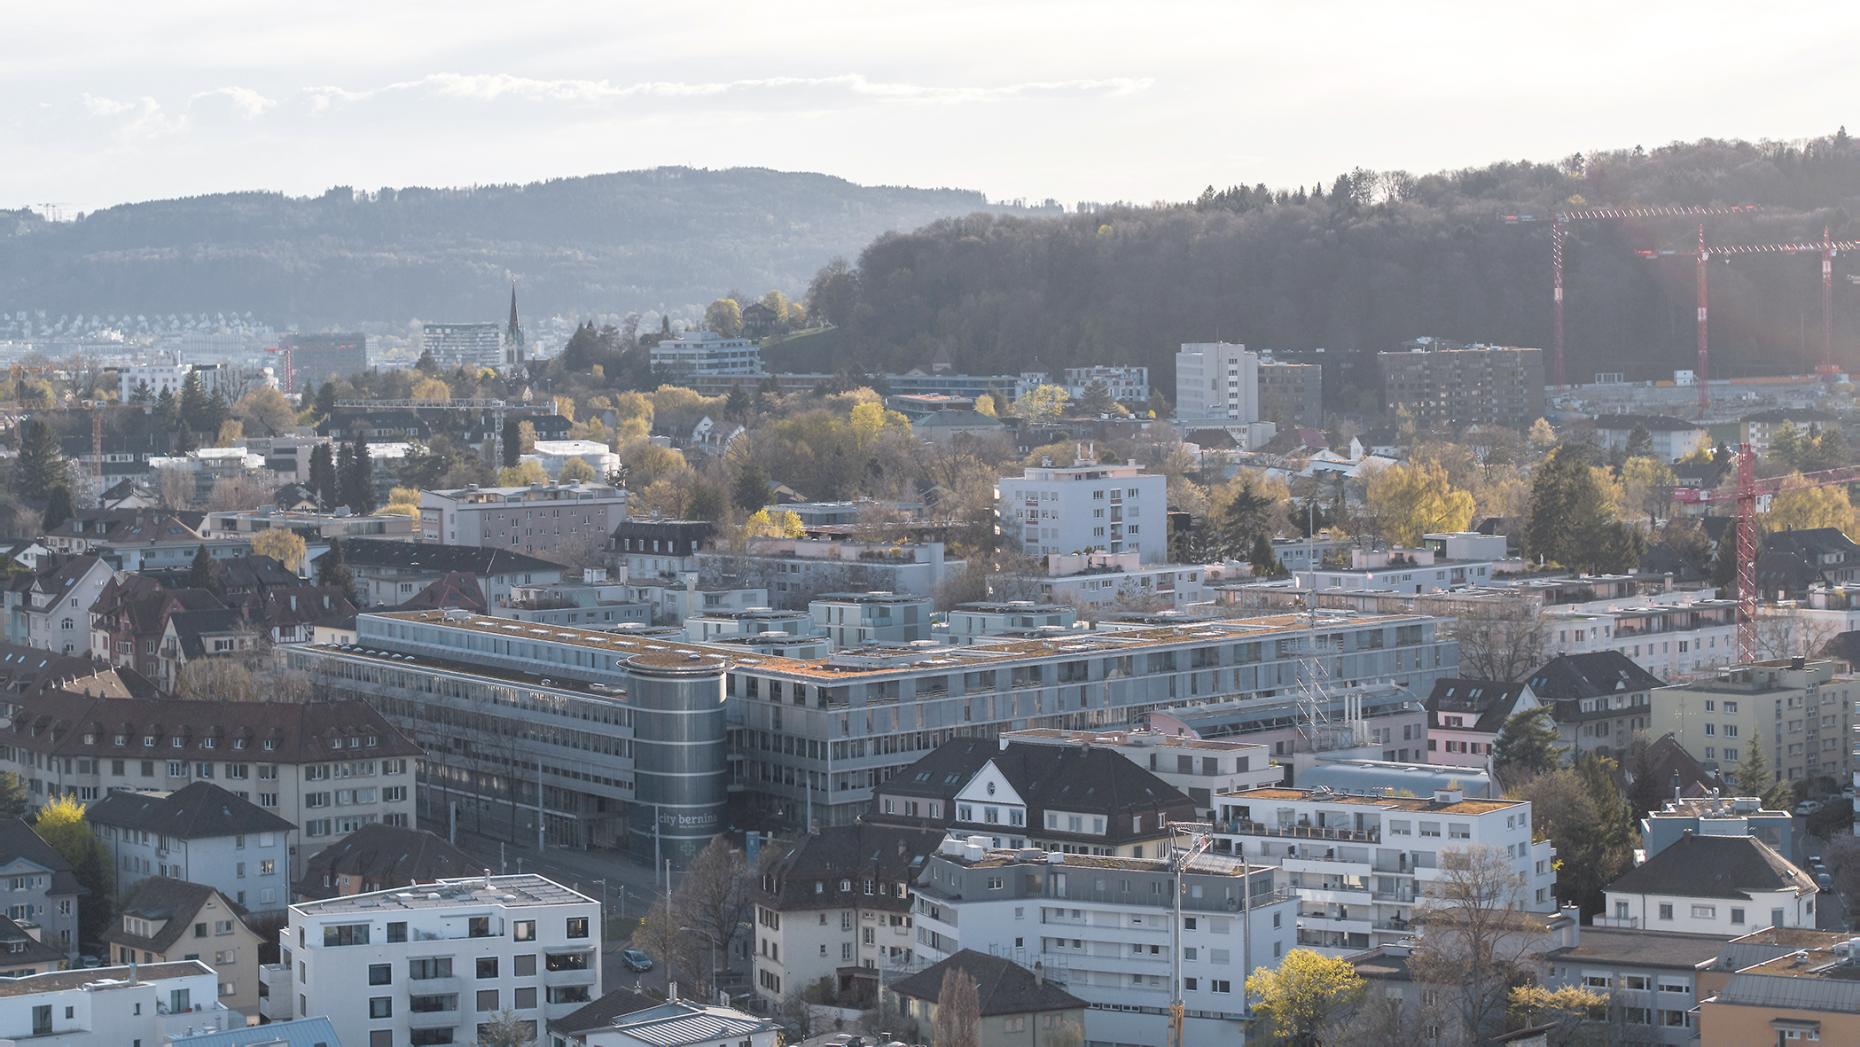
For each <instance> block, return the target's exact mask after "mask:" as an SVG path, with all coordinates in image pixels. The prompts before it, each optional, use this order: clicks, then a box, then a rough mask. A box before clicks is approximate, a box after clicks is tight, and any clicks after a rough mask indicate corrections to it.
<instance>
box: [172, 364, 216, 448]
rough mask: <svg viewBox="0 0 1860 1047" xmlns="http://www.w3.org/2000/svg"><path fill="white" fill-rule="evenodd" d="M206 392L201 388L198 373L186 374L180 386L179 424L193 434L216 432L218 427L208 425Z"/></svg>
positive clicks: (190, 372)
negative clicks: (185, 379)
mask: <svg viewBox="0 0 1860 1047" xmlns="http://www.w3.org/2000/svg"><path fill="white" fill-rule="evenodd" d="M208 410H209V408H208V406H207V392H206V390H205V389H203V388H201V385H200V372H198V371H189V372H187V381H185V382H183V383H182V384H181V424H182V425H183V426H186V427H187V428H189V429H192V430H193V431H194V432H197V433H198V432H218V431H219V428H220V427H219V426H218V425H217V424H216V425H208V424H207V423H208V421H209V420H210V419H209V417H208Z"/></svg>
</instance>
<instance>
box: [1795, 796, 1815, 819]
mask: <svg viewBox="0 0 1860 1047" xmlns="http://www.w3.org/2000/svg"><path fill="white" fill-rule="evenodd" d="M1819 810H1821V801H1820V800H1803V801H1802V802H1801V803H1798V804H1796V805H1795V813H1796V814H1797V815H1798V816H1799V817H1803V818H1806V817H1808V816H1809V815H1811V814H1814V813H1815V812H1817V811H1819Z"/></svg>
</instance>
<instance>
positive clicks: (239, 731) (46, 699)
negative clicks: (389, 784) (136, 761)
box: [0, 691, 420, 763]
mask: <svg viewBox="0 0 1860 1047" xmlns="http://www.w3.org/2000/svg"><path fill="white" fill-rule="evenodd" d="M14 706H15V711H14V714H13V719H12V725H11V730H10V731H8V730H5V729H0V738H5V739H6V740H7V741H8V742H9V743H10V744H13V745H17V746H19V747H21V748H23V749H26V750H28V751H31V752H37V753H45V754H48V755H57V756H99V757H121V756H124V755H125V754H138V753H139V754H144V755H153V754H155V753H157V752H159V753H161V754H163V758H164V759H180V758H183V757H186V758H190V759H191V758H194V757H195V755H196V754H198V753H204V752H211V753H212V754H213V759H216V760H235V761H237V760H241V759H245V760H252V761H260V762H264V763H308V762H315V761H321V760H345V759H356V758H362V757H367V758H380V757H388V756H418V755H420V747H419V746H417V745H415V744H414V743H413V742H412V741H411V740H409V739H408V738H407V737H406V736H405V735H403V734H401V733H400V730H399V729H398V728H396V727H395V726H394V725H393V724H391V723H389V722H388V721H387V720H385V719H383V718H382V716H381V714H380V713H378V712H376V711H375V710H374V709H372V708H370V707H369V706H368V703H366V702H361V701H337V702H226V701H184V700H178V699H174V700H168V699H163V700H138V701H125V700H123V699H120V698H90V697H85V696H83V695H77V694H71V693H69V692H65V691H47V692H44V693H41V694H36V695H24V696H21V697H20V698H18V699H16V700H15V702H14ZM119 735H120V736H121V737H122V738H123V739H124V744H122V745H120V746H119V745H117V744H116V738H117V737H118V736H119ZM151 737H152V738H153V739H154V740H155V743H156V744H155V746H154V747H152V748H150V747H145V746H144V745H143V744H142V743H143V742H144V741H145V740H146V739H148V738H151ZM175 738H179V739H181V746H180V747H179V748H175V747H174V744H173V739H175ZM370 738H372V739H374V743H375V744H373V745H369V744H368V739H370ZM208 739H211V740H212V741H213V743H214V744H213V746H212V748H210V749H209V748H208V747H207V746H206V745H203V744H202V743H203V742H205V741H207V740H208ZM267 743H269V746H270V747H269V748H267ZM338 743H340V745H339V744H338Z"/></svg>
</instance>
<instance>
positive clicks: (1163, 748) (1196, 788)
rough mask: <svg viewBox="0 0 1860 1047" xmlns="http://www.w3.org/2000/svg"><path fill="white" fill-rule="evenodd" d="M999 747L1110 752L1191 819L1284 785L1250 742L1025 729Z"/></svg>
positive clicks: (1278, 770)
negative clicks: (1178, 799)
mask: <svg viewBox="0 0 1860 1047" xmlns="http://www.w3.org/2000/svg"><path fill="white" fill-rule="evenodd" d="M1001 742H1002V744H1003V745H1006V744H1008V743H1011V742H1021V743H1023V744H1026V745H1060V746H1071V747H1076V748H1092V749H1109V750H1111V751H1112V752H1115V753H1117V754H1119V755H1120V756H1123V757H1124V758H1125V759H1127V760H1129V761H1130V762H1131V763H1134V764H1136V765H1137V766H1138V767H1141V768H1143V769H1144V770H1146V771H1148V772H1150V773H1151V774H1153V775H1155V776H1156V777H1158V778H1160V779H1162V780H1163V781H1164V782H1167V783H1168V784H1170V785H1172V786H1174V787H1175V788H1177V789H1179V790H1181V792H1182V795H1184V796H1186V797H1188V798H1189V799H1190V800H1193V801H1194V802H1195V810H1196V813H1197V814H1199V815H1200V816H1201V817H1203V818H1206V817H1211V816H1212V815H1213V813H1214V799H1215V797H1217V796H1219V795H1221V794H1222V793H1230V792H1241V791H1244V790H1247V789H1263V788H1265V787H1267V786H1270V785H1277V784H1279V783H1280V782H1281V781H1284V780H1285V768H1283V767H1281V766H1279V765H1278V764H1277V763H1276V762H1274V761H1273V759H1272V750H1271V749H1270V748H1269V747H1267V746H1264V745H1259V744H1256V743H1253V742H1241V741H1233V740H1230V739H1225V738H1195V737H1192V736H1190V735H1184V734H1164V733H1162V732H1160V731H1145V730H1135V731H1118V730H1113V731H1063V730H1058V729H1056V728H1051V727H1029V728H1027V729H1026V730H1021V731H1003V732H1002V733H1001Z"/></svg>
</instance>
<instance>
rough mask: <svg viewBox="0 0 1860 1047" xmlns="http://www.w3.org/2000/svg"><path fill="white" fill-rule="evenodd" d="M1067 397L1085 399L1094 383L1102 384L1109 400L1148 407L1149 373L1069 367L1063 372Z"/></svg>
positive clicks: (1144, 370) (1133, 369)
mask: <svg viewBox="0 0 1860 1047" xmlns="http://www.w3.org/2000/svg"><path fill="white" fill-rule="evenodd" d="M1065 376H1066V381H1065V389H1066V394H1067V395H1068V396H1070V397H1072V398H1073V399H1074V400H1077V399H1079V398H1080V397H1082V396H1084V395H1085V390H1087V389H1089V388H1091V387H1092V385H1093V384H1094V383H1103V384H1104V387H1105V388H1106V389H1109V390H1110V391H1111V399H1113V400H1116V401H1117V402H1118V403H1120V404H1141V403H1148V402H1149V399H1150V369H1149V368H1147V367H1129V366H1124V367H1107V366H1104V365H1099V366H1097V367H1068V368H1066V371H1065Z"/></svg>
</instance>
